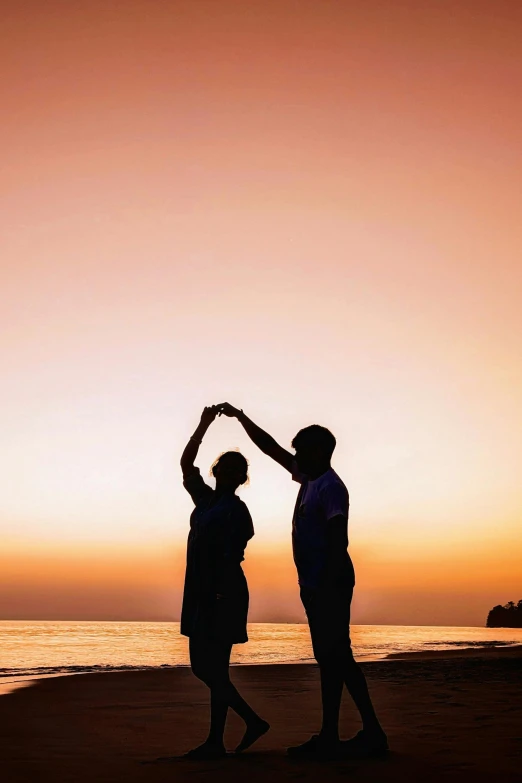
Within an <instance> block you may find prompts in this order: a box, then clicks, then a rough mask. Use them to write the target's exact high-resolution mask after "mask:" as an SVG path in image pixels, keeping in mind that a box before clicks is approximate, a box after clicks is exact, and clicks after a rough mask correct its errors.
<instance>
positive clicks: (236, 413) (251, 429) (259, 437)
mask: <svg viewBox="0 0 522 783" xmlns="http://www.w3.org/2000/svg"><path fill="white" fill-rule="evenodd" d="M216 407H217V409H218V411H219V415H220V416H221V415H222V414H223V415H224V416H230V417H235V418H236V419H237V420H238V421H239V423H240V424H242V425H243V428H244V430H245V432H246V434H247V435H248V436H249V438H250V439H251V440H252V441H253V443H255V444H256V446H257V447H258V448H259V449H261V451H262V452H263V453H264V454H266V455H267V456H268V457H272V459H273V460H275V461H276V462H278V463H279V464H280V465H281V466H282V467H283V468H285V469H286V470H288V471H290V473H291V472H292V463H293V461H294V459H295V457H294V455H293V454H292V453H291V452H290V451H287V450H286V449H284V448H283V447H282V446H280V445H279V443H278V442H277V441H276V440H274V438H273V437H272V436H271V435H269V434H268V432H265V431H264V430H262V429H261V427H258V426H257V424H254V422H253V421H252V419H249V418H248V416H246V415H245V414H244V413H243V411H241V410H239V409H238V408H234V406H233V405H230V403H229V402H223V403H221V405H217V406H216Z"/></svg>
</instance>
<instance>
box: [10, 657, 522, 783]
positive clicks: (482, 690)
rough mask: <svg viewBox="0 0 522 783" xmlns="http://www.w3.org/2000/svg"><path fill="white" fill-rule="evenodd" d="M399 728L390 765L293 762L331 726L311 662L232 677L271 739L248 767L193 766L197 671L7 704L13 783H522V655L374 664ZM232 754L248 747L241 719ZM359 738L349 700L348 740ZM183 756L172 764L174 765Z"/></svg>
mask: <svg viewBox="0 0 522 783" xmlns="http://www.w3.org/2000/svg"><path fill="white" fill-rule="evenodd" d="M363 668H364V670H365V672H366V675H367V677H368V681H369V684H370V688H371V691H372V695H373V697H374V700H375V703H376V706H377V709H378V712H379V714H380V715H381V718H382V722H383V724H384V726H385V728H386V729H387V731H388V735H389V739H390V745H391V753H390V755H389V757H388V758H387V759H385V760H366V761H361V760H360V761H347V760H345V761H336V762H329V763H322V764H321V763H318V762H313V763H311V762H308V763H304V762H295V761H292V760H290V759H288V758H287V757H286V756H285V753H284V749H285V748H286V746H288V745H292V744H295V743H299V742H301V741H303V740H305V739H307V738H308V737H309V736H310V734H312V733H313V732H314V731H316V730H317V728H318V726H319V715H320V703H319V686H318V673H317V669H316V667H315V666H311V665H300V666H294V665H287V666H283V665H278V666H242V667H235V668H234V669H233V679H234V681H235V682H236V683H237V684H238V686H239V687H240V689H241V690H242V691H243V693H244V694H245V696H247V698H248V699H249V700H250V701H251V702H252V704H253V706H254V707H255V708H256V709H257V710H258V711H259V712H260V713H261V714H262V715H263V716H264V717H265V718H266V719H267V720H269V721H270V722H271V723H272V730H271V731H270V732H269V733H268V734H267V735H266V736H265V737H263V738H262V739H261V740H260V741H259V742H258V743H257V745H255V746H254V747H253V748H252V749H251V750H250V751H247V752H246V753H245V754H244V755H243V756H239V757H230V758H226V759H223V760H221V761H217V762H210V763H208V762H207V763H202V762H190V761H186V760H183V759H180V758H175V757H176V756H179V755H180V754H182V753H183V752H185V751H186V750H188V749H189V748H191V747H193V746H194V745H196V744H198V743H199V742H200V741H201V740H203V738H204V735H205V730H206V727H207V726H206V721H207V715H208V697H207V691H206V689H205V688H204V686H202V685H201V684H200V683H199V682H198V681H197V680H195V678H194V677H193V676H192V674H191V673H190V671H189V670H188V669H175V670H174V669H166V670H160V671H158V670H154V671H134V672H128V671H126V672H118V673H110V674H86V675H80V676H72V677H58V678H51V679H43V680H38V681H35V682H33V683H32V684H31V685H30V686H29V687H25V688H23V689H21V690H17V691H15V692H12V693H9V694H7V695H3V696H1V697H0V771H1V775H2V780H3V781H6V783H18V782H19V781H20V783H21V782H22V781H23V782H24V783H25V782H26V781H27V782H28V781H31V783H33V782H34V783H36V782H37V783H44V782H46V781H54V783H65V782H66V781H76V782H77V783H83V782H84V781H89V782H91V781H96V782H97V783H98V782H99V781H125V782H126V783H134V781H151V782H152V781H154V782H156V781H157V782H158V783H160V782H161V783H162V782H163V781H169V782H171V781H177V782H178V783H185V781H187V782H188V781H193V782H194V783H197V782H198V781H211V780H226V781H227V782H228V781H230V783H240V782H241V783H245V780H246V781H247V783H258V782H259V783H260V782H261V781H263V783H265V782H266V781H267V780H268V781H269V782H270V783H272V781H286V780H288V781H295V782H296V783H307V781H313V782H314V783H323V782H324V783H329V781H340V780H341V779H345V780H349V781H357V782H358V781H379V782H380V783H386V781H390V782H393V783H395V782H396V783H399V781H400V782H401V783H416V781H419V783H430V782H431V781H440V780H450V781H474V782H476V783H481V782H482V781H484V783H485V781H488V783H522V648H521V647H518V648H513V649H503V650H502V649H501V650H488V651H486V652H478V651H476V650H471V651H458V654H456V653H450V654H449V655H448V654H444V653H438V654H431V655H429V656H428V657H427V656H425V655H423V656H422V657H418V656H409V657H408V659H403V660H390V661H384V662H378V663H366V664H364V665H363ZM229 724H230V725H229V727H228V730H227V745H228V746H229V747H231V748H232V747H234V745H235V744H236V743H237V741H238V740H239V738H240V736H241V724H240V722H239V721H238V720H237V719H235V716H232V718H231V719H230V720H229ZM358 728H359V726H358V722H357V719H356V715H355V713H354V710H353V708H352V706H351V704H350V701H349V699H348V697H346V696H345V699H344V703H343V712H342V732H343V735H344V736H346V737H348V736H351V735H352V734H353V733H354V732H355V731H357V730H358ZM173 757H174V758H173Z"/></svg>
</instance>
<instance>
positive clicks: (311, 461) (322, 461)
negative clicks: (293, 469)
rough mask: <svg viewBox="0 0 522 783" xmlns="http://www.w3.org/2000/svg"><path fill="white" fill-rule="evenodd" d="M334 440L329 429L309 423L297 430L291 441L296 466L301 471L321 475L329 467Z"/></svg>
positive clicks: (334, 444)
mask: <svg viewBox="0 0 522 783" xmlns="http://www.w3.org/2000/svg"><path fill="white" fill-rule="evenodd" d="M335 446H336V440H335V438H334V436H333V435H332V433H331V432H330V430H327V429H326V427H321V426H319V424H311V425H310V426H309V427H305V428H304V429H303V430H299V432H298V433H297V435H296V436H295V438H294V439H293V441H292V447H293V448H294V449H295V459H296V462H297V466H298V468H299V470H300V471H301V472H302V473H306V474H309V475H314V474H317V475H321V473H324V472H325V471H326V470H328V468H329V467H330V460H331V459H332V454H333V452H334V449H335Z"/></svg>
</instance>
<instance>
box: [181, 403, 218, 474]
mask: <svg viewBox="0 0 522 783" xmlns="http://www.w3.org/2000/svg"><path fill="white" fill-rule="evenodd" d="M217 412H218V411H217V406H216V405H210V406H209V407H208V408H205V409H204V411H203V413H202V414H201V420H200V422H199V424H198V426H197V427H196V429H195V431H194V434H193V435H192V436H191V437H190V438H189V441H188V443H187V445H186V446H185V449H184V451H183V454H182V455H181V460H180V464H181V470H182V471H183V477H184V478H185V477H186V476H190V474H191V473H192V472H193V471H194V460H195V459H196V457H197V455H198V451H199V447H200V444H201V441H202V440H203V437H204V435H205V433H206V431H207V430H208V428H209V427H210V425H211V424H212V422H213V421H214V419H215V418H216V416H217Z"/></svg>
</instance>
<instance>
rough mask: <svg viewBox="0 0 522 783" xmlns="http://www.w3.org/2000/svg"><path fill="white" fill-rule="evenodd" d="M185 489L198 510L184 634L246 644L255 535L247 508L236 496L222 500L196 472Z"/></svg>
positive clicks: (183, 612)
mask: <svg viewBox="0 0 522 783" xmlns="http://www.w3.org/2000/svg"><path fill="white" fill-rule="evenodd" d="M183 486H184V487H185V489H186V490H187V491H188V492H189V493H190V496H191V497H192V500H193V501H194V504H195V506H196V507H195V509H194V511H193V512H192V514H191V516H190V532H189V536H188V544H187V569H186V573H185V587H184V591H183V606H182V610H181V633H182V634H184V635H185V636H189V637H191V638H199V639H207V640H209V641H221V642H225V643H228V644H239V643H242V642H247V641H248V636H247V616H248V586H247V581H246V579H245V575H244V573H243V569H242V567H241V562H242V561H243V560H244V553H245V547H246V545H247V542H248V541H249V540H250V539H251V538H252V536H253V535H254V527H253V524H252V518H251V516H250V513H249V511H248V508H247V507H246V505H245V503H243V501H242V500H240V498H238V497H237V495H235V494H234V493H233V492H227V493H224V494H222V495H220V496H218V495H217V494H216V491H215V490H213V489H212V488H211V487H209V486H208V484H205V482H204V481H203V479H202V477H201V474H200V472H199V470H198V469H197V468H195V469H194V472H193V473H191V474H190V475H189V476H187V477H185V480H184V482H183Z"/></svg>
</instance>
